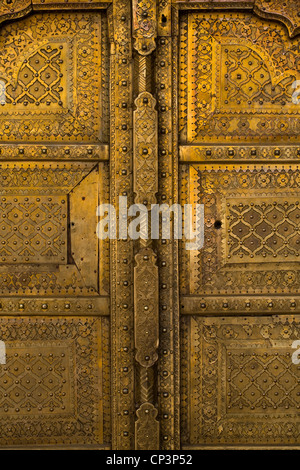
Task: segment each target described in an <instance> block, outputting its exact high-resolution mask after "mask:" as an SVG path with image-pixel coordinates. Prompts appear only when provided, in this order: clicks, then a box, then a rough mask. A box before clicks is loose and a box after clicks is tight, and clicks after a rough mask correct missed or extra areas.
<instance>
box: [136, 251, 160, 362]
mask: <svg viewBox="0 0 300 470" xmlns="http://www.w3.org/2000/svg"><path fill="white" fill-rule="evenodd" d="M135 260H136V266H135V268H134V285H135V299H134V300H135V302H134V303H135V311H134V319H135V347H136V360H137V362H138V363H139V364H140V365H141V366H142V367H146V368H149V367H152V366H153V365H154V364H155V362H156V361H157V359H158V352H157V349H158V345H159V319H158V318H159V309H158V305H159V301H158V291H159V287H158V267H157V266H156V256H155V255H154V253H153V251H152V250H151V249H150V248H144V249H142V250H141V251H140V252H139V254H137V255H136V258H135Z"/></svg>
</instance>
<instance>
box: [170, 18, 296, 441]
mask: <svg viewBox="0 0 300 470" xmlns="http://www.w3.org/2000/svg"><path fill="white" fill-rule="evenodd" d="M179 32H180V37H179V63H180V70H179V79H180V83H179V94H180V102H179V130H180V144H181V145H180V161H181V166H180V201H181V204H182V205H183V204H193V205H195V204H204V206H205V220H204V227H205V243H204V247H203V249H202V250H201V251H197V252H196V251H193V252H188V251H186V250H185V243H182V246H181V249H180V258H181V274H180V291H181V312H182V319H181V403H182V412H181V416H182V420H181V433H182V443H183V446H184V447H186V448H190V447H195V448H205V447H212V448H217V447H218V448H220V447H224V446H225V447H228V448H229V447H230V446H235V447H251V446H260V447H264V446H272V445H277V446H283V447H285V446H295V445H299V440H300V436H299V431H300V425H299V419H298V415H299V413H298V408H299V393H300V389H299V383H298V375H299V366H297V365H295V364H293V362H292V354H293V349H292V344H293V342H294V341H295V340H298V339H299V316H298V315H297V313H298V312H299V286H300V284H299V273H298V270H299V255H300V250H299V246H300V238H299V228H300V226H299V220H300V212H299V185H298V183H299V175H298V171H299V168H298V165H297V163H296V162H295V160H296V159H298V158H299V148H298V146H297V145H296V144H297V140H298V126H299V110H300V108H299V106H298V105H297V104H296V102H295V101H294V100H293V97H292V95H293V93H294V91H295V86H294V82H295V80H296V79H297V76H298V68H299V63H298V62H299V60H298V59H299V57H298V49H299V37H296V38H294V39H291V38H290V37H289V34H288V31H287V29H286V27H285V26H284V25H283V24H278V23H274V22H272V21H267V20H264V19H261V18H258V17H257V16H255V15H254V14H252V13H245V12H226V11H222V12H216V11H214V12H209V13H208V12H197V11H196V12H190V13H184V14H182V15H181V17H180V29H179ZM194 222H196V221H194Z"/></svg>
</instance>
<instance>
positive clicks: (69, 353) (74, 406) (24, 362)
mask: <svg viewBox="0 0 300 470" xmlns="http://www.w3.org/2000/svg"><path fill="white" fill-rule="evenodd" d="M0 332H1V338H2V339H3V340H4V341H5V343H6V347H7V361H6V364H5V365H0V384H1V396H0V430H1V438H0V446H7V445H10V446H12V445H27V446H28V445H34V446H37V445H51V444H52V445H57V444H60V445H72V444H77V445H92V444H94V445H97V444H98V445H100V444H103V442H104V438H107V432H108V430H107V421H106V422H105V425H104V426H103V411H102V410H103V409H104V408H105V407H107V410H109V406H110V405H109V380H108V382H107V376H106V375H105V374H106V372H105V373H104V372H103V370H105V371H106V369H107V366H108V365H109V355H108V354H109V343H108V342H107V341H108V338H109V335H108V323H107V321H106V320H105V319H101V318H98V319H96V318H84V317H83V318H68V319H67V318H65V319H62V318H45V319H37V318H36V317H31V318H30V319H29V318H19V319H13V320H12V319H7V318H3V317H2V318H1V319H0ZM99 342H100V343H101V348H99ZM106 419H107V416H106Z"/></svg>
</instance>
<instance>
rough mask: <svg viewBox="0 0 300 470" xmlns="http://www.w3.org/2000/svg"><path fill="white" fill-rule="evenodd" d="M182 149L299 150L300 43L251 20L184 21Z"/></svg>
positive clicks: (199, 16) (192, 17)
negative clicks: (271, 145) (256, 146)
mask: <svg viewBox="0 0 300 470" xmlns="http://www.w3.org/2000/svg"><path fill="white" fill-rule="evenodd" d="M180 36H181V37H180V102H179V112H180V127H179V130H180V135H181V141H182V143H206V144H207V143H209V142H213V143H216V144H220V143H221V142H223V143H224V144H228V143H238V144H239V143H241V141H243V142H252V143H253V142H258V143H259V142H262V141H266V142H276V141H278V139H281V142H289V143H291V142H297V128H298V119H299V106H298V105H297V104H295V103H294V102H293V99H292V95H293V92H294V88H293V83H294V82H295V81H296V80H297V71H298V55H299V53H298V50H299V38H298V37H296V38H294V39H290V38H289V37H288V34H287V31H286V28H285V27H284V25H282V24H281V25H280V24H277V23H274V22H272V21H267V20H265V19H261V18H257V17H255V16H253V15H251V14H248V13H244V12H243V13H241V12H234V13H231V14H230V17H228V18H227V17H225V16H224V14H223V13H219V12H210V13H205V12H204V13H203V12H202V13H201V12H195V13H190V14H186V15H182V20H181V34H180Z"/></svg>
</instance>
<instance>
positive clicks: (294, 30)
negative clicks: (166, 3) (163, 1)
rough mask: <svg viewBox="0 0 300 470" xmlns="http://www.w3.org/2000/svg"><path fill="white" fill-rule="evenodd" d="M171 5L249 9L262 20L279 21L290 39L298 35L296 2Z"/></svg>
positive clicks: (299, 6) (182, 0)
mask: <svg viewBox="0 0 300 470" xmlns="http://www.w3.org/2000/svg"><path fill="white" fill-rule="evenodd" d="M172 3H176V4H185V5H188V4H189V3H193V4H194V5H196V4H197V3H198V4H199V7H200V8H209V9H210V8H225V9H226V8H232V7H236V8H239V7H241V8H243V7H244V8H247V9H248V8H249V7H250V8H251V5H253V9H254V11H255V13H256V14H258V15H259V16H262V17H263V18H268V19H274V20H278V21H281V22H282V23H284V24H285V26H286V27H287V29H288V32H289V35H290V37H295V36H296V35H297V34H299V33H300V2H299V1H298V0H286V1H284V0H231V1H226V0H209V1H205V0H200V1H199V0H187V1H186V0H173V1H172Z"/></svg>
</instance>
